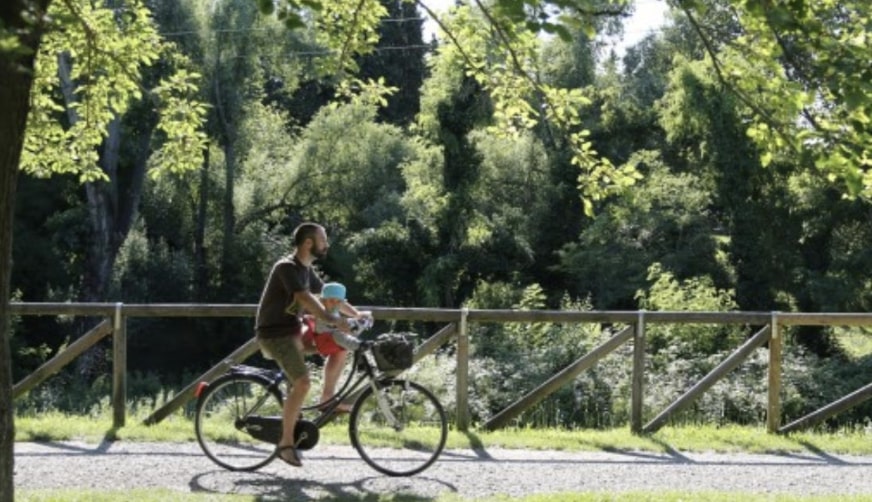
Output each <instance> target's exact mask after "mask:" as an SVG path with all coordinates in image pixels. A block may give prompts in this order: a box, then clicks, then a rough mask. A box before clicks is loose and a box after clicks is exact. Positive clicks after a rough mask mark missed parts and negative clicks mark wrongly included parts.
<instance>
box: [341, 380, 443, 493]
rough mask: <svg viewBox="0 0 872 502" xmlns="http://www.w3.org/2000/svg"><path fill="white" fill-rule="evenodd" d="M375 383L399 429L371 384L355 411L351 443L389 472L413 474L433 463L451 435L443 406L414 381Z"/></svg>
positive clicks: (374, 464)
mask: <svg viewBox="0 0 872 502" xmlns="http://www.w3.org/2000/svg"><path fill="white" fill-rule="evenodd" d="M376 387H377V388H378V392H379V393H380V394H381V395H382V396H384V397H385V398H386V401H387V403H388V405H389V407H390V411H391V414H392V415H393V416H394V417H395V418H396V420H397V421H398V422H399V430H398V429H397V428H395V427H394V426H392V425H391V424H390V423H388V420H387V419H386V418H385V414H384V413H383V412H382V410H381V409H380V407H379V404H378V399H377V397H376V394H375V392H374V391H373V387H368V388H367V389H366V390H365V391H363V393H362V394H361V395H360V398H359V399H358V400H357V401H356V402H355V404H354V408H353V409H352V410H351V416H350V417H349V427H348V432H349V436H350V439H351V444H352V445H353V446H354V448H355V449H356V450H357V452H358V453H359V454H360V456H361V458H363V460H364V461H365V462H366V463H367V464H369V466H370V467H372V468H373V469H375V470H376V471H378V472H381V473H382V474H387V475H388V476H411V475H414V474H417V473H419V472H421V471H423V470H424V469H426V468H428V467H430V465H432V464H433V462H435V461H436V459H437V458H439V455H440V454H441V453H442V449H443V448H445V441H446V440H447V438H448V421H447V419H446V418H445V410H444V409H443V408H442V404H441V403H439V400H438V399H436V396H434V395H433V393H432V392H430V391H429V390H428V389H427V388H425V387H423V386H422V385H420V384H418V383H415V382H412V381H408V380H384V381H381V382H379V383H377V384H376Z"/></svg>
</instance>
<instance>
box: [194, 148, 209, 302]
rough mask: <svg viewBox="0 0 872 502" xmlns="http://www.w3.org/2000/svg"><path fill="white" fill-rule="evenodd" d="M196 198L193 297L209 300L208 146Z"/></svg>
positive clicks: (204, 155) (204, 154) (198, 299)
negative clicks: (207, 254)
mask: <svg viewBox="0 0 872 502" xmlns="http://www.w3.org/2000/svg"><path fill="white" fill-rule="evenodd" d="M199 195H200V196H199V198H198V199H197V225H196V228H195V229H194V274H195V277H196V279H195V298H196V300H197V301H204V300H211V298H209V297H207V293H208V286H209V276H208V275H207V274H208V269H207V266H208V265H207V264H206V209H207V203H208V201H209V148H206V151H205V152H203V167H202V168H201V169H200V194H199Z"/></svg>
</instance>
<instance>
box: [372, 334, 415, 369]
mask: <svg viewBox="0 0 872 502" xmlns="http://www.w3.org/2000/svg"><path fill="white" fill-rule="evenodd" d="M414 353H415V345H414V343H412V341H411V340H409V339H408V338H406V335H404V334H403V333H384V334H382V335H379V337H378V338H376V341H375V343H374V344H373V346H372V354H373V356H375V364H376V366H378V369H379V370H381V371H398V370H404V369H408V368H411V367H412V359H413V356H414Z"/></svg>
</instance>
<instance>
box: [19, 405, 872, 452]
mask: <svg viewBox="0 0 872 502" xmlns="http://www.w3.org/2000/svg"><path fill="white" fill-rule="evenodd" d="M142 419H143V418H142V417H129V418H128V420H127V424H126V425H125V426H124V427H121V428H118V429H114V428H113V427H112V418H111V416H110V414H109V413H105V414H101V415H99V416H74V415H64V414H61V413H56V412H55V413H45V414H40V415H38V416H21V417H16V419H15V439H16V441H70V440H80V441H86V442H99V441H102V440H111V441H115V440H121V441H168V442H185V441H195V440H196V438H195V436H194V426H193V423H192V422H191V421H190V420H188V419H186V418H184V417H182V416H180V415H178V414H176V415H172V416H170V417H168V418H167V419H166V420H164V421H163V422H161V423H159V424H156V425H151V426H148V425H143V423H142ZM345 420H347V419H342V420H341V421H340V422H337V423H335V424H332V425H329V426H327V427H325V428H324V429H322V430H321V442H322V443H324V444H348V431H347V423H346V422H345ZM447 447H448V448H518V449H539V450H552V449H553V450H566V451H652V452H669V451H672V450H677V451H688V452H693V451H697V452H699V451H715V452H750V453H790V452H793V453H796V452H803V451H813V452H817V451H825V452H828V453H833V454H850V455H872V430H865V429H858V430H855V431H838V432H832V433H821V432H801V433H795V434H791V435H788V436H784V435H777V434H769V433H767V432H766V430H765V429H764V428H763V427H740V426H725V427H715V426H711V425H696V426H681V427H664V428H663V429H661V430H660V431H658V432H657V433H655V434H652V435H647V436H637V435H634V434H632V433H630V430H629V428H617V429H608V430H591V429H579V430H557V429H546V430H543V429H502V430H498V431H494V432H485V431H479V430H474V429H473V430H471V431H469V432H466V433H464V432H459V431H451V433H450V434H449V437H448V445H447Z"/></svg>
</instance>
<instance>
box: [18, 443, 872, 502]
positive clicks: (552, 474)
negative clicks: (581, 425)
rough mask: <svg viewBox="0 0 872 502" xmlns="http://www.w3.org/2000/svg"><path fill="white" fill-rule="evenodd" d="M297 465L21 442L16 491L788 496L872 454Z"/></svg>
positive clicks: (867, 484) (168, 449) (870, 482)
mask: <svg viewBox="0 0 872 502" xmlns="http://www.w3.org/2000/svg"><path fill="white" fill-rule="evenodd" d="M304 462H305V466H304V467H303V468H302V469H296V468H293V467H290V466H287V465H285V464H283V463H282V462H280V461H275V462H273V463H271V464H269V465H267V466H266V467H264V468H263V469H261V470H260V471H257V472H253V473H234V472H229V471H226V470H223V469H221V468H220V467H218V466H216V465H215V464H213V463H212V462H211V461H210V460H209V459H207V458H206V457H205V456H203V454H202V453H201V452H200V449H199V446H198V445H197V444H196V443H130V442H124V441H119V442H113V443H109V442H106V443H102V444H92V443H79V442H62V443H30V442H28V443H16V444H15V486H16V490H28V489H37V488H70V487H77V488H95V489H101V490H119V489H125V488H147V487H162V488H167V489H171V490H178V491H180V492H200V493H246V494H254V495H258V496H260V500H302V501H305V500H314V499H320V498H334V497H338V496H341V495H344V494H355V495H360V494H381V493H402V494H407V495H412V496H417V497H422V498H431V497H435V496H438V495H443V494H457V495H459V496H462V497H465V498H470V499H472V498H479V497H485V496H489V495H495V494H505V495H511V496H514V495H522V494H529V493H546V492H564V491H604V492H619V491H631V490H649V491H658V490H703V491H705V490H719V491H732V492H753V493H769V494H776V493H784V494H801V495H809V494H827V495H833V494H854V495H856V494H869V496H870V497H869V498H870V500H872V475H870V474H872V457H850V456H841V455H838V456H837V455H828V454H826V453H813V452H807V453H803V454H792V455H746V454H730V455H722V454H713V453H680V452H673V453H671V454H655V453H647V452H629V453H605V452H595V453H591V452H582V453H566V452H557V451H530V450H504V449H487V450H451V451H446V452H445V453H444V454H443V455H442V457H440V459H439V461H437V463H436V464H434V465H433V466H432V467H430V469H428V470H426V471H424V472H423V473H421V474H419V475H417V476H414V477H411V478H390V477H386V476H383V475H381V474H379V473H377V472H376V471H374V470H372V469H371V468H370V467H369V466H367V465H366V464H365V463H364V462H363V461H362V460H361V459H360V457H358V456H357V452H356V451H355V450H354V449H353V448H351V447H350V446H328V445H319V446H318V447H316V448H315V449H313V450H311V451H309V452H306V456H305V459H304Z"/></svg>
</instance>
